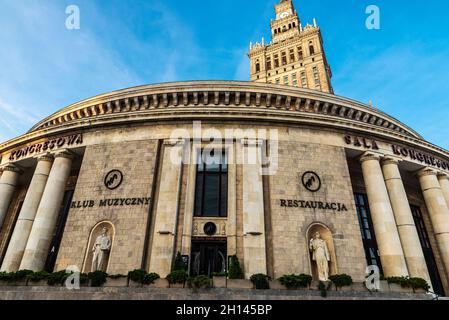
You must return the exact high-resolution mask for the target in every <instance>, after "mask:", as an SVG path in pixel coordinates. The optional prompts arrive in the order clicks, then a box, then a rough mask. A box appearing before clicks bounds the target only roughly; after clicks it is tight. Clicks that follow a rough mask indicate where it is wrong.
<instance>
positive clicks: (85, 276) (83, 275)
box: [80, 273, 89, 284]
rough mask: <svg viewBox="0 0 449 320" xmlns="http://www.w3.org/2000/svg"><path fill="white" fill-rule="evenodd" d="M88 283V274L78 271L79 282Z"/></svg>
mask: <svg viewBox="0 0 449 320" xmlns="http://www.w3.org/2000/svg"><path fill="white" fill-rule="evenodd" d="M87 283H89V275H88V274H86V273H80V284H87Z"/></svg>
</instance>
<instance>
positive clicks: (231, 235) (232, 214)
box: [226, 142, 237, 256]
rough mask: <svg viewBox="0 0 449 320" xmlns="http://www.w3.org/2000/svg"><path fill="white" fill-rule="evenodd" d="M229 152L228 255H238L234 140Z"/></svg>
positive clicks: (229, 146)
mask: <svg viewBox="0 0 449 320" xmlns="http://www.w3.org/2000/svg"><path fill="white" fill-rule="evenodd" d="M227 152H228V223H227V228H226V236H227V255H228V256H233V255H237V157H236V154H235V144H234V142H232V143H230V144H229V145H227Z"/></svg>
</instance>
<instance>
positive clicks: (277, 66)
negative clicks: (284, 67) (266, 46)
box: [274, 54, 279, 68]
mask: <svg viewBox="0 0 449 320" xmlns="http://www.w3.org/2000/svg"><path fill="white" fill-rule="evenodd" d="M274 67H275V68H279V56H278V55H277V54H275V55H274Z"/></svg>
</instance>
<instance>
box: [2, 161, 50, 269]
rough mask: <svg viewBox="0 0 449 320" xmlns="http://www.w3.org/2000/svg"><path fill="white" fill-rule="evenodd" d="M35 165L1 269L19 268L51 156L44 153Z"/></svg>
mask: <svg viewBox="0 0 449 320" xmlns="http://www.w3.org/2000/svg"><path fill="white" fill-rule="evenodd" d="M37 161H38V162H37V166H36V169H35V171H34V175H33V178H32V180H31V183H30V186H29V188H28V192H27V194H26V196H25V200H24V202H23V205H22V209H21V210H20V213H19V217H18V218H17V222H16V226H15V228H14V232H13V234H12V237H11V240H10V242H9V246H8V250H7V251H6V255H5V258H4V260H3V264H2V268H1V271H7V272H13V271H17V270H19V267H20V262H21V261H22V257H23V252H24V251H25V246H26V244H27V240H28V237H29V236H30V232H31V228H32V226H33V222H34V218H35V217H36V213H37V209H38V207H39V203H40V202H41V198H42V194H43V193H44V188H45V185H46V184H47V178H48V175H49V174H50V169H51V166H52V163H53V157H52V156H50V155H44V156H41V157H39V158H38V159H37Z"/></svg>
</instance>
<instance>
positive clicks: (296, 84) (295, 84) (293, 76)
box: [292, 73, 298, 87]
mask: <svg viewBox="0 0 449 320" xmlns="http://www.w3.org/2000/svg"><path fill="white" fill-rule="evenodd" d="M292 84H293V86H294V87H297V86H298V79H297V77H296V73H294V74H292Z"/></svg>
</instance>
